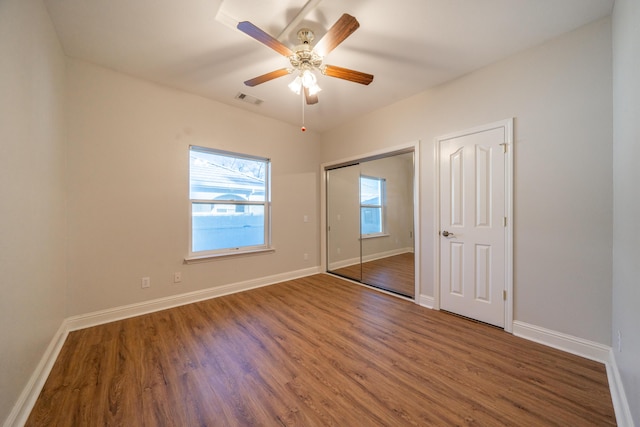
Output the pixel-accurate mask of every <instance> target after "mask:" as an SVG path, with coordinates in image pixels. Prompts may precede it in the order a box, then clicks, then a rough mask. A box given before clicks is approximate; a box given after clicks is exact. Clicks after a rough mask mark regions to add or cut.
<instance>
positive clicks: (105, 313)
mask: <svg viewBox="0 0 640 427" xmlns="http://www.w3.org/2000/svg"><path fill="white" fill-rule="evenodd" d="M320 272H321V269H320V267H312V268H307V269H303V270H297V271H291V272H287V273H282V274H276V275H273V276H268V277H261V278H259V279H254V280H247V281H245V282H238V283H232V284H229V285H224V286H219V287H216V288H209V289H203V290H200V291H195V292H188V293H185V294H180V295H174V296H170V297H166V298H159V299H155V300H151V301H145V302H141V303H138V304H130V305H126V306H122V307H115V308H110V309H107V310H100V311H95V312H93V313H87V314H81V315H79V316H72V317H68V318H66V319H64V320H63V321H62V324H61V325H60V328H59V329H58V331H57V332H56V334H55V335H54V336H53V338H52V339H51V342H50V343H49V346H48V347H47V350H46V351H45V352H44V354H43V355H42V358H41V359H40V362H39V363H38V366H37V367H36V370H35V371H34V372H33V374H32V375H31V378H30V379H29V382H28V383H27V385H26V386H25V388H24V389H23V391H22V393H21V394H20V397H19V398H18V401H17V402H16V404H15V405H14V407H13V410H12V411H11V413H10V414H9V417H8V418H7V419H6V420H5V422H4V425H3V426H4V427H19V426H23V425H24V424H25V423H26V421H27V419H28V418H29V414H30V413H31V410H32V409H33V406H34V405H35V403H36V400H37V399H38V396H39V395H40V392H41V391H42V388H43V387H44V383H45V382H46V380H47V378H48V377H49V373H50V372H51V369H52V368H53V365H54V363H55V361H56V359H57V358H58V355H59V354H60V350H61V349H62V346H63V344H64V342H65V340H66V339H67V335H69V332H71V331H76V330H79V329H84V328H88V327H91V326H96V325H101V324H104V323H109V322H114V321H116V320H122V319H126V318H129V317H135V316H140V315H142V314H148V313H152V312H154V311H160V310H165V309H167V308H172V307H177V306H180V305H185V304H191V303H193V302H198V301H203V300H207V299H211V298H216V297H220V296H224V295H229V294H233V293H236V292H242V291H247V290H250V289H255V288H260V287H263V286H268V285H273V284H274V283H279V282H285V281H287V280H293V279H297V278H300V277H305V276H311V275H313V274H318V273H320Z"/></svg>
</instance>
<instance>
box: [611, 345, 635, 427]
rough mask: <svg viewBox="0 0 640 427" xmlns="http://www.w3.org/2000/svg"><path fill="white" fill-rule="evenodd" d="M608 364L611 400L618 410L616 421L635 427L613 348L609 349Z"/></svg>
mask: <svg viewBox="0 0 640 427" xmlns="http://www.w3.org/2000/svg"><path fill="white" fill-rule="evenodd" d="M606 366H607V378H608V379H609V389H610V390H611V400H612V401H613V409H614V410H615V412H616V422H617V423H618V425H619V426H621V427H634V424H633V418H632V417H631V408H630V407H629V401H628V400H627V395H626V394H625V392H624V387H623V385H622V378H620V371H618V364H617V363H616V357H615V352H614V351H613V349H611V350H610V351H609V358H608V360H607V363H606Z"/></svg>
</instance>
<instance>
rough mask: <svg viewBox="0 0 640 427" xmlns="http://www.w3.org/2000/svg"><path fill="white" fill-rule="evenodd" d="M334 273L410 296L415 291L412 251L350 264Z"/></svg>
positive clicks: (411, 296)
mask: <svg viewBox="0 0 640 427" xmlns="http://www.w3.org/2000/svg"><path fill="white" fill-rule="evenodd" d="M334 273H336V274H339V275H341V276H344V277H348V278H352V279H354V280H358V281H361V282H362V283H366V284H368V285H371V286H375V287H377V288H381V289H385V290H388V291H391V292H395V293H397V294H400V295H404V296H407V297H410V298H413V297H414V295H415V293H416V291H415V286H416V285H415V261H414V255H413V252H406V253H403V254H399V255H393V256H390V257H385V258H380V259H376V260H373V261H368V262H363V263H362V264H355V265H350V266H347V267H343V268H339V269H337V270H335V271H334Z"/></svg>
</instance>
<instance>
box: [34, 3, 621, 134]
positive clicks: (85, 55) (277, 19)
mask: <svg viewBox="0 0 640 427" xmlns="http://www.w3.org/2000/svg"><path fill="white" fill-rule="evenodd" d="M45 4H46V5H47V8H48V10H49V13H50V15H51V18H52V20H53V22H54V25H55V27H56V31H57V33H58V35H59V38H60V41H61V43H62V45H63V48H64V50H65V52H66V54H67V55H69V56H71V57H75V58H80V59H83V60H86V61H89V62H92V63H95V64H99V65H102V66H104V67H107V68H110V69H114V70H118V71H121V72H123V73H126V74H129V75H132V76H135V77H139V78H143V79H146V80H149V81H152V82H156V83H160V84H163V85H166V86H169V87H173V88H177V89H181V90H184V91H187V92H191V93H194V94H198V95H201V96H204V97H207V98H210V99H214V100H216V101H219V102H222V103H225V104H228V105H231V106H235V107H238V108H242V109H246V110H249V111H253V112H256V113H258V114H262V115H265V116H269V117H273V118H276V119H279V120H282V121H286V122H289V123H292V124H294V125H300V123H301V119H302V117H301V116H302V102H301V101H302V99H301V97H300V96H296V95H295V94H293V93H292V92H291V91H290V90H289V89H288V88H287V85H288V84H289V83H290V82H291V81H292V80H293V78H294V76H293V75H287V76H284V77H280V78H277V79H274V80H271V81H269V82H266V83H263V84H261V85H258V86H255V87H247V86H245V85H244V84H243V82H244V81H245V80H248V79H250V78H253V77H256V76H259V75H262V74H264V73H267V72H269V71H273V70H276V69H280V68H283V67H288V66H290V64H289V61H288V60H287V58H285V57H283V56H281V55H279V54H277V53H276V52H275V51H273V50H271V49H269V48H268V47H266V46H264V45H263V44H260V43H259V42H257V41H256V40H254V39H253V38H251V37H249V36H247V35H246V34H244V33H242V32H240V31H238V30H237V29H236V28H235V26H236V24H237V22H239V21H250V22H252V23H253V24H255V25H256V26H258V27H259V28H261V29H263V30H264V31H266V32H267V33H268V34H270V35H271V36H273V37H274V38H277V39H278V40H280V41H281V42H282V43H284V44H285V45H287V46H290V47H293V46H294V45H296V44H298V41H297V38H296V33H297V30H298V29H300V28H303V27H306V28H309V29H311V30H312V31H314V33H315V35H316V41H317V40H319V39H320V38H321V37H322V36H323V35H324V33H325V32H326V31H327V30H328V29H329V28H330V27H331V25H333V23H334V22H335V21H336V20H338V18H339V17H340V16H341V15H342V14H343V13H349V14H351V15H353V16H355V17H356V18H357V20H358V21H359V23H360V28H359V29H358V30H356V31H355V32H354V33H353V34H352V35H351V36H349V37H348V38H347V39H346V40H345V41H344V42H343V43H341V44H340V45H339V46H338V47H337V48H336V49H335V50H333V51H332V52H331V53H330V54H329V55H327V57H326V58H325V63H330V64H333V65H338V66H342V67H346V68H350V69H354V70H358V71H363V72H366V73H370V74H373V75H375V78H374V80H373V82H372V83H371V84H370V85H369V86H364V85H360V84H357V83H352V82H348V81H345V80H341V79H336V78H332V77H328V76H322V75H318V82H319V84H320V86H321V87H322V91H321V92H320V93H319V99H320V101H319V102H318V103H317V104H315V105H310V106H306V107H305V123H306V126H307V127H308V128H309V129H313V130H316V131H319V132H322V131H325V130H328V129H331V128H333V127H336V126H339V125H340V124H342V123H344V122H346V121H348V120H349V119H350V118H352V117H355V116H358V115H361V114H364V113H366V112H368V111H372V110H374V109H377V108H380V107H383V106H385V105H388V104H391V103H394V102H396V101H398V100H401V99H403V98H407V97H409V96H412V95H414V94H417V93H419V92H422V91H424V90H426V89H428V88H430V87H433V86H435V85H438V84H440V83H443V82H446V81H448V80H452V79H455V78H456V77H458V76H461V75H463V74H466V73H469V72H471V71H473V70H475V69H478V68H480V67H483V66H485V65H488V64H490V63H492V62H495V61H498V60H500V59H502V58H505V57H507V56H509V55H512V54H514V53H516V52H518V51H520V50H523V49H526V48H528V47H531V46H535V45H537V44H540V43H542V42H544V41H546V40H549V39H551V38H554V37H556V36H558V35H560V34H562V33H565V32H567V31H570V30H572V29H575V28H577V27H579V26H581V25H584V24H586V23H588V22H591V21H594V20H597V19H599V18H602V17H604V16H607V15H609V14H610V13H611V10H612V7H613V0H395V1H383V0H377V1H372V0H308V1H306V0H224V1H222V0H180V1H176V0H45ZM239 93H244V94H246V95H249V99H251V97H255V98H258V99H260V100H262V101H263V102H262V103H260V105H254V104H251V103H247V102H244V101H241V100H239V99H237V95H238V94H239Z"/></svg>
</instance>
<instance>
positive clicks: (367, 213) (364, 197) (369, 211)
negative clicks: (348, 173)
mask: <svg viewBox="0 0 640 427" xmlns="http://www.w3.org/2000/svg"><path fill="white" fill-rule="evenodd" d="M384 204H385V180H384V178H375V177H371V176H365V175H361V176H360V234H362V235H363V236H374V235H378V234H383V233H384Z"/></svg>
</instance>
